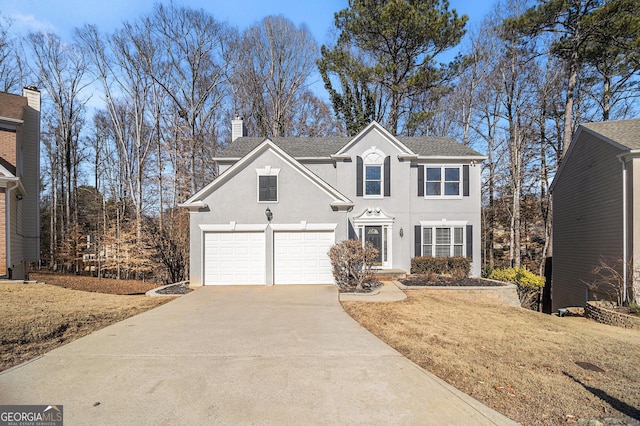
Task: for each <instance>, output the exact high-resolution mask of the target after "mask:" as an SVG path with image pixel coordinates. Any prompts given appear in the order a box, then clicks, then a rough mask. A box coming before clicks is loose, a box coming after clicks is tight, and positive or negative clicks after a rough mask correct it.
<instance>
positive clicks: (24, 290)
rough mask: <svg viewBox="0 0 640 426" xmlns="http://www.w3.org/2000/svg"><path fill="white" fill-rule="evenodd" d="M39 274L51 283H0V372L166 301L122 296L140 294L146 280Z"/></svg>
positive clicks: (39, 277) (166, 299)
mask: <svg viewBox="0 0 640 426" xmlns="http://www.w3.org/2000/svg"><path fill="white" fill-rule="evenodd" d="M43 278H44V279H45V280H46V281H48V282H52V283H54V284H55V285H49V284H0V371H2V370H6V369H7V368H11V367H13V366H15V365H18V364H20V363H22V362H25V361H28V360H30V359H32V358H35V357H37V356H39V355H42V354H44V353H46V352H48V351H50V350H52V349H55V348H56V347H58V346H60V345H63V344H65V343H69V342H71V341H73V340H75V339H77V338H79V337H82V336H85V335H87V334H89V333H92V332H94V331H96V330H98V329H100V328H103V327H106V326H108V325H110V324H113V323H116V322H118V321H122V320H123V319H125V318H128V317H131V316H133V315H136V314H139V313H141V312H144V311H146V310H149V309H152V308H155V307H157V306H160V305H162V304H163V303H166V302H168V301H169V300H172V298H171V297H146V296H141V295H136V296H126V295H123V294H122V293H124V294H129V293H134V294H140V293H141V292H144V291H146V290H148V289H149V288H147V287H149V284H148V283H139V284H136V282H118V281H115V280H97V279H94V278H87V277H70V276H53V275H51V276H45V277H42V276H38V279H43ZM62 286H64V287H71V288H76V289H78V290H71V289H69V288H62ZM153 287H155V286H154V285H151V288H153ZM79 290H85V291H79ZM100 292H103V293H104V292H109V293H112V294H103V293H100ZM118 293H120V294H118Z"/></svg>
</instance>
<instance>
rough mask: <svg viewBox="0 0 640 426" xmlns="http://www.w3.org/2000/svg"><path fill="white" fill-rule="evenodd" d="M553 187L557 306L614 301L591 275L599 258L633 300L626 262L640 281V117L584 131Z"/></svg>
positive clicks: (592, 125)
mask: <svg viewBox="0 0 640 426" xmlns="http://www.w3.org/2000/svg"><path fill="white" fill-rule="evenodd" d="M551 190H552V196H553V268H552V271H553V272H552V287H551V297H552V309H553V310H557V309H559V308H564V307H568V306H585V304H586V303H587V301H589V300H595V299H614V300H615V298H616V296H615V295H612V294H611V293H612V289H611V288H605V287H606V286H604V285H602V282H603V280H602V278H601V277H600V276H598V275H597V274H594V273H593V270H594V268H595V267H596V266H598V265H599V263H600V261H601V260H602V261H604V262H606V263H607V264H608V265H611V266H615V267H616V270H617V272H618V274H619V275H620V276H621V277H623V279H624V280H625V283H624V284H625V285H624V287H623V288H621V289H620V291H621V293H626V295H627V297H626V298H627V299H629V297H628V296H629V295H630V292H631V290H632V287H633V285H632V282H631V280H632V274H630V273H629V271H628V270H627V271H625V270H624V269H623V268H622V265H623V264H628V263H630V262H634V266H633V270H635V271H636V277H637V278H636V279H640V277H638V275H639V273H640V119H633V120H618V121H604V122H599V123H588V124H583V125H581V126H580V127H578V130H577V131H576V133H575V135H574V137H573V140H572V142H571V145H570V146H569V150H568V151H567V153H566V155H565V157H564V160H563V161H562V164H561V166H560V168H559V170H558V173H557V174H556V177H555V179H554V181H553V184H552V186H551ZM598 283H600V285H595V286H594V285H592V284H598ZM608 293H609V294H608ZM636 298H638V295H636Z"/></svg>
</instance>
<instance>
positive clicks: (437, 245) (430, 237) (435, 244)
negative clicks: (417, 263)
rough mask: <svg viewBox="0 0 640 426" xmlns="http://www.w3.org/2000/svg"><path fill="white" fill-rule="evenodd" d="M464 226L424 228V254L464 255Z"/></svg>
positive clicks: (442, 255) (432, 255)
mask: <svg viewBox="0 0 640 426" xmlns="http://www.w3.org/2000/svg"><path fill="white" fill-rule="evenodd" d="M464 230H465V228H464V227H463V226H433V227H423V228H422V255H423V256H431V257H452V256H464V255H465V253H464V248H465V241H464Z"/></svg>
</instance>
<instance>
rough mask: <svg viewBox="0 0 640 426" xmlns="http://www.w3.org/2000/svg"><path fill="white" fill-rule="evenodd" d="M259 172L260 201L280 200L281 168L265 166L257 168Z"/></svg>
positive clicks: (274, 201) (273, 201)
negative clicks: (279, 176)
mask: <svg viewBox="0 0 640 426" xmlns="http://www.w3.org/2000/svg"><path fill="white" fill-rule="evenodd" d="M256 173H257V174H258V202H260V203H269V202H272V203H277V202H278V173H280V169H275V168H272V167H269V166H267V167H265V168H263V169H256Z"/></svg>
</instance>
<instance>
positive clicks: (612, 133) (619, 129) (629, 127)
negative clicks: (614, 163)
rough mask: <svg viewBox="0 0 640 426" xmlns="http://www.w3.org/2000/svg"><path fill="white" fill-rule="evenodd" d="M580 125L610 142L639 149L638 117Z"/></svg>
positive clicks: (639, 123) (639, 121)
mask: <svg viewBox="0 0 640 426" xmlns="http://www.w3.org/2000/svg"><path fill="white" fill-rule="evenodd" d="M582 126H583V127H585V128H586V129H588V130H590V131H591V132H594V133H598V134H600V135H602V136H604V137H605V138H607V139H609V140H610V141H611V142H614V143H617V144H619V145H623V146H624V147H625V148H627V149H640V118H634V119H631V120H615V121H601V122H598V123H587V124H583V125H582Z"/></svg>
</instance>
